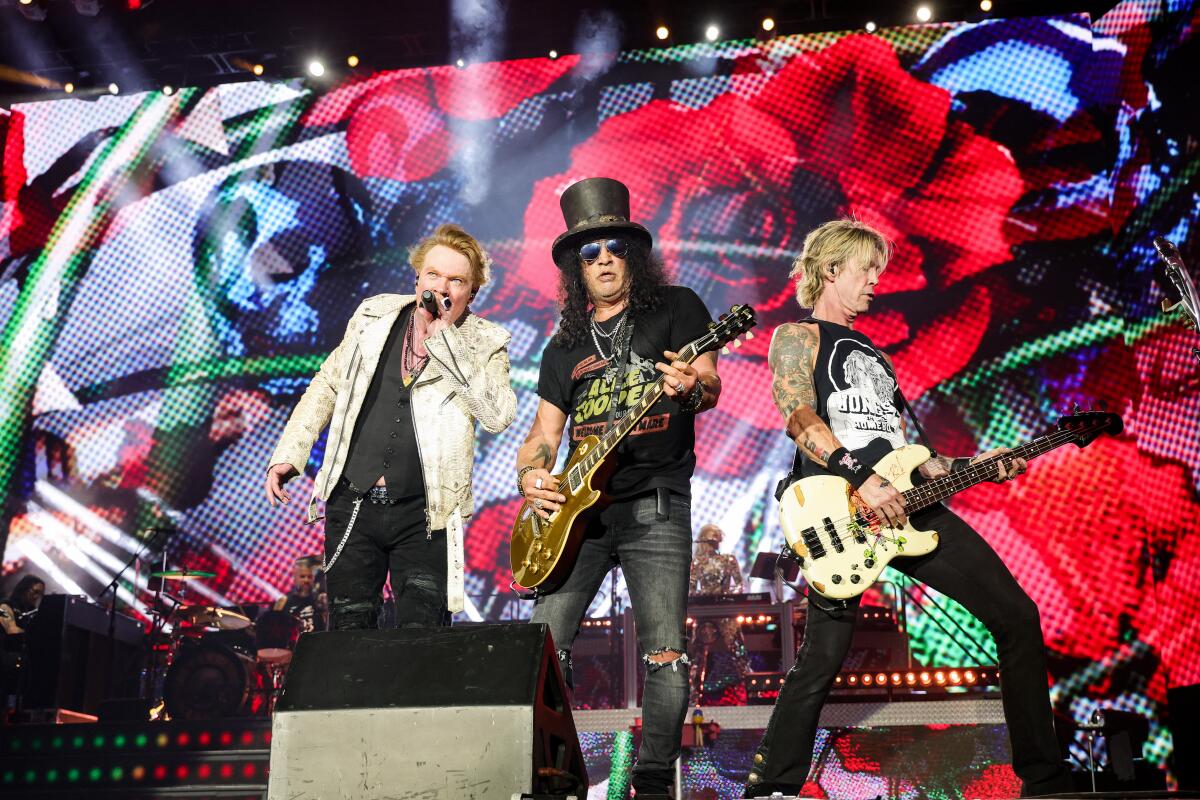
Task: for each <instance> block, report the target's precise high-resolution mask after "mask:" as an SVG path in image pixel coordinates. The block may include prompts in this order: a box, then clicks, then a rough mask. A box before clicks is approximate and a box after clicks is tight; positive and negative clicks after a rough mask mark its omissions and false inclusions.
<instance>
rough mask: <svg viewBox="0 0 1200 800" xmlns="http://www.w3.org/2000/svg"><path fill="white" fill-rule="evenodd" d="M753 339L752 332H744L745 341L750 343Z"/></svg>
mask: <svg viewBox="0 0 1200 800" xmlns="http://www.w3.org/2000/svg"><path fill="white" fill-rule="evenodd" d="M753 338H754V331H746V341H750V340H751V339H753Z"/></svg>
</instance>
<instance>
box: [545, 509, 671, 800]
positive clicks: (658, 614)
mask: <svg viewBox="0 0 1200 800" xmlns="http://www.w3.org/2000/svg"><path fill="white" fill-rule="evenodd" d="M664 492H665V490H664ZM667 495H668V497H666V498H664V499H665V500H668V502H667V503H666V507H665V508H662V507H660V504H659V502H658V495H657V493H656V492H650V493H648V494H644V495H640V496H638V497H634V498H631V499H628V500H619V501H617V502H615V503H613V504H611V505H609V506H608V507H607V508H605V509H604V511H603V512H602V513H601V514H600V515H599V518H598V519H596V520H594V521H593V522H592V524H591V527H590V528H589V529H588V534H587V538H585V539H584V540H583V546H582V547H581V548H580V551H579V557H578V558H577V559H576V561H575V566H574V568H573V569H572V570H571V574H570V575H569V576H568V577H567V579H566V581H564V582H563V584H562V585H561V586H559V587H558V588H556V589H555V590H554V591H552V592H550V593H549V594H545V595H542V596H541V597H539V598H538V599H537V604H536V605H535V606H534V609H533V619H532V621H533V622H543V623H545V624H546V625H548V626H550V635H551V636H552V637H553V638H554V646H555V647H556V648H558V658H559V662H560V663H561V664H562V667H563V671H564V672H565V673H566V675H567V680H568V682H569V681H570V680H571V678H570V675H571V668H570V666H571V658H570V654H571V646H572V645H573V644H574V642H575V637H576V635H577V634H578V633H579V623H580V622H581V621H582V620H583V615H584V614H585V613H586V612H587V609H588V606H589V605H591V603H592V599H593V598H594V597H595V596H596V591H597V590H598V589H599V588H600V584H601V583H603V582H604V578H605V577H606V576H607V575H608V571H609V570H610V569H612V568H613V566H615V565H616V564H620V565H621V570H622V571H623V572H624V573H625V585H626V586H628V587H629V599H630V601H632V604H633V615H634V619H635V621H636V624H637V637H638V647H639V649H640V650H641V652H642V661H643V663H644V664H645V665H646V686H645V688H644V690H643V691H642V719H643V724H642V744H641V747H640V748H639V750H638V757H637V764H636V765H635V766H634V768H633V786H634V788H636V789H637V790H638V791H639V792H641V793H642V794H665V793H666V792H667V787H668V786H669V785H670V784H671V783H672V782H674V776H675V773H674V770H673V768H672V764H673V763H674V762H675V759H676V758H678V757H679V752H680V738H681V736H682V731H683V720H684V717H685V716H686V715H687V705H688V659H687V634H686V633H685V630H684V620H685V618H686V617H687V582H688V570H689V567H690V565H691V560H692V506H691V498H689V497H686V496H684V495H681V494H677V493H675V492H669V493H667ZM660 512H663V513H660ZM666 651H673V652H675V653H678V654H679V655H680V657H679V659H678V660H676V661H672V662H670V663H667V664H659V663H655V662H654V661H652V660H651V658H650V657H651V656H652V655H655V654H658V653H663V652H666Z"/></svg>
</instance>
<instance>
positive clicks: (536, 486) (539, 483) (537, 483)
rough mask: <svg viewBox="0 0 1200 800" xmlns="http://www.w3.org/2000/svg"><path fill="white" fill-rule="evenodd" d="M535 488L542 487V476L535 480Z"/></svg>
mask: <svg viewBox="0 0 1200 800" xmlns="http://www.w3.org/2000/svg"><path fill="white" fill-rule="evenodd" d="M533 488H535V489H540V488H542V479H541V478H538V479H537V480H536V481H534V482H533Z"/></svg>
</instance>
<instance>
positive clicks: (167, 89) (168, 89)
mask: <svg viewBox="0 0 1200 800" xmlns="http://www.w3.org/2000/svg"><path fill="white" fill-rule="evenodd" d="M162 93H163V94H165V95H166V96H167V97H170V96H171V95H173V94H175V87H174V86H171V85H169V84H168V85H167V86H164V87H163V88H162Z"/></svg>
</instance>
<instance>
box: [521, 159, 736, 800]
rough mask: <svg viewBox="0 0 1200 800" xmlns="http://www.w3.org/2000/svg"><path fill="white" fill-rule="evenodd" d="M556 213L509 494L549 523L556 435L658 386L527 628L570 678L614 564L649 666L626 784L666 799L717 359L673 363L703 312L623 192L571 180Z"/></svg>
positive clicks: (587, 428) (580, 435)
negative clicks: (582, 633) (556, 293)
mask: <svg viewBox="0 0 1200 800" xmlns="http://www.w3.org/2000/svg"><path fill="white" fill-rule="evenodd" d="M561 205H562V210H563V216H564V217H565V219H566V223H567V226H568V230H567V231H566V232H565V233H563V234H562V235H561V236H559V237H558V238H557V239H555V241H554V245H553V256H554V263H555V264H557V265H558V269H559V280H560V287H561V298H562V309H561V311H562V315H561V318H560V321H559V326H558V331H557V332H556V333H555V335H554V337H553V338H552V339H551V340H550V342H549V344H548V345H547V346H546V349H545V351H544V352H543V354H542V364H541V373H540V376H539V379H538V395H539V397H540V401H539V403H538V409H537V416H536V417H535V419H534V421H533V426H532V428H531V429H530V431H529V436H528V437H527V438H526V440H525V443H524V444H523V445H522V446H521V448H520V450H519V452H518V454H517V468H518V477H517V483H518V487H519V490H520V492H521V494H522V495H524V496H525V498H526V500H527V501H528V503H529V504H530V505H531V506H532V508H533V510H534V512H535V513H537V514H538V515H540V516H541V517H542V518H543V519H545V520H549V519H550V518H551V515H552V514H553V513H554V512H556V511H558V510H559V508H560V506H561V504H563V503H564V502H565V501H566V498H565V496H564V495H563V494H562V493H561V491H560V488H561V487H560V486H559V484H558V481H557V480H556V479H555V478H554V477H553V476H552V475H551V474H550V470H551V469H552V468H553V467H554V463H555V457H556V455H557V453H558V449H559V443H560V441H561V439H562V435H563V432H564V430H566V431H567V433H568V436H569V441H570V442H571V446H572V448H574V447H575V446H576V445H578V444H579V442H580V441H581V440H584V439H586V438H587V437H588V436H590V435H596V434H600V433H602V432H603V431H604V429H605V428H606V427H608V426H610V425H612V424H613V423H614V420H618V419H620V418H621V416H622V414H623V412H624V411H625V410H627V409H629V408H630V407H632V406H634V405H635V404H637V403H638V401H639V399H640V398H641V397H642V395H643V393H645V392H648V391H651V389H652V387H653V385H654V384H655V382H656V381H657V380H658V379H659V377H660V376H662V377H663V378H664V381H665V387H664V390H663V395H664V396H663V397H662V398H661V399H660V400H658V401H657V402H655V403H654V405H653V406H652V407H651V408H650V409H649V410H648V411H647V412H646V413H645V415H644V416H643V417H642V418H641V420H640V421H639V422H638V424H637V425H636V426H635V427H634V428H633V429H632V430H631V432H630V433H629V434H628V435H627V436H626V437H625V438H624V439H623V440H622V442H621V444H620V446H619V447H618V449H617V450H616V452H615V453H612V454H610V456H609V458H610V459H611V460H612V461H614V462H615V463H614V464H612V467H611V473H610V474H609V475H608V476H607V480H606V481H604V482H603V484H602V485H601V484H599V483H598V484H597V485H595V486H594V488H595V489H598V490H601V491H603V492H604V494H605V495H606V500H607V502H606V503H605V504H604V506H603V510H602V511H600V512H599V513H596V514H594V515H592V516H591V517H590V519H589V522H588V523H587V524H588V527H587V530H586V534H585V536H584V538H583V540H582V544H581V546H580V550H579V553H578V557H577V559H576V560H575V562H574V564H573V566H572V567H571V569H570V571H569V573H567V575H566V577H565V578H564V579H563V580H562V581H561V582H560V583H558V584H557V585H556V586H552V587H549V589H548V590H547V591H544V592H540V593H539V595H538V597H537V600H536V605H535V608H534V612H533V620H532V621H533V622H536V623H545V624H547V625H548V626H549V628H550V633H551V635H552V636H553V637H554V642H555V646H556V647H557V648H558V657H559V661H560V664H561V665H562V667H563V671H564V673H565V674H566V675H567V677H568V681H569V680H570V654H571V645H572V643H573V642H574V640H575V636H576V633H577V632H578V629H579V625H580V622H581V621H582V619H583V616H584V613H585V612H586V611H587V609H588V606H589V605H591V602H592V599H593V597H594V596H595V594H596V591H597V590H598V589H599V588H600V585H601V583H602V582H603V581H604V578H605V576H606V575H607V574H608V572H609V570H610V569H611V568H612V567H613V566H615V565H617V564H620V565H621V568H622V570H623V571H624V574H625V581H626V584H627V586H628V588H629V595H630V599H631V601H632V604H633V610H634V614H635V617H636V621H637V631H638V639H639V643H638V646H639V649H640V651H641V653H642V660H643V662H644V663H645V664H646V668H647V674H646V683H645V691H644V694H643V699H642V707H643V726H642V743H641V748H640V749H639V751H638V759H637V764H636V766H635V767H634V768H633V787H634V789H635V790H636V792H637V796H638V798H639V800H644V798H651V797H662V798H665V797H667V796H668V794H667V792H668V787H669V786H670V785H671V784H672V783H673V774H674V773H673V768H672V764H673V762H674V760H675V758H676V757H677V756H678V755H679V752H680V737H681V732H682V726H683V720H684V715H685V713H686V712H687V704H688V667H687V663H688V662H687V641H686V636H685V633H684V621H685V617H686V608H687V597H688V579H689V568H690V563H691V544H692V525H691V515H690V509H691V488H690V487H691V477H692V472H693V470H694V469H695V466H696V454H695V448H694V444H695V416H696V414H699V413H701V412H703V411H706V410H708V409H710V408H712V407H713V406H715V405H716V404H717V398H718V397H719V396H720V393H721V382H720V379H719V378H718V377H717V363H716V356H715V354H713V353H704V354H702V355H700V356H699V357H697V358H695V360H694V361H692V362H691V363H687V361H685V360H681V359H680V358H679V357H678V356H679V351H680V349H681V348H682V347H683V346H684V345H685V344H687V343H688V342H690V341H691V340H693V339H697V338H699V337H701V336H702V335H704V334H705V332H706V331H707V330H708V323H709V322H710V321H711V317H710V315H709V313H708V310H707V309H706V308H705V306H704V304H703V302H701V300H700V298H699V297H698V296H697V295H696V293H695V292H693V291H692V290H691V289H687V288H684V287H681V286H670V285H667V283H666V277H665V275H664V270H663V265H662V262H661V260H660V259H659V258H658V257H656V256H655V255H654V253H653V252H652V249H651V248H652V239H651V236H650V232H649V231H647V230H646V229H645V228H644V227H642V226H641V225H638V224H637V223H635V222H631V221H630V219H629V216H630V215H629V190H628V189H627V188H626V187H625V185H624V184H622V183H620V182H619V181H616V180H612V179H611V178H588V179H586V180H582V181H579V182H578V183H575V184H573V185H571V186H569V187H568V188H567V189H566V191H565V192H563V195H562V198H561Z"/></svg>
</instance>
